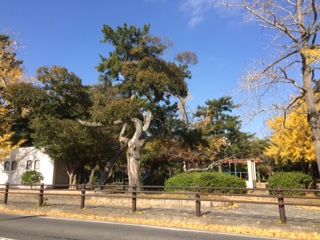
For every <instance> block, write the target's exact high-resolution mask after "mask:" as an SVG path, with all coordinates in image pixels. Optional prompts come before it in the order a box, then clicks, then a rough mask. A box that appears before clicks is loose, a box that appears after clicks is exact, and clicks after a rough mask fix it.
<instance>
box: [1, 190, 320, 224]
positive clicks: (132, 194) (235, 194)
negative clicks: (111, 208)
mask: <svg viewBox="0 0 320 240" xmlns="http://www.w3.org/2000/svg"><path fill="white" fill-rule="evenodd" d="M57 189H58V190H57ZM59 189H60V190H59ZM61 189H63V190H61ZM259 192H262V193H263V194H261V193H260V194H258V193H259ZM0 193H2V194H3V204H5V205H6V204H8V202H9V200H10V195H15V194H17V195H36V196H37V204H38V206H39V207H42V206H44V203H45V199H46V198H48V197H49V196H53V195H55V196H62V197H70V196H73V197H77V198H78V201H79V207H80V208H81V209H84V208H85V207H86V198H87V197H95V198H116V199H121V198H127V199H130V201H131V210H132V212H136V211H137V210H138V205H139V199H150V200H152V199H156V200H173V201H175V200H176V201H181V200H186V201H193V202H194V211H195V216H197V217H201V216H202V212H201V202H206V201H210V202H226V203H230V202H231V203H246V204H263V205H277V206H278V211H279V218H280V221H281V223H286V221H287V218H286V211H285V206H305V207H320V190H309V189H308V190H306V189H268V188H251V189H249V188H219V187H217V188H213V187H207V188H204V187H197V186H193V187H190V186H185V187H181V186H179V187H175V186H170V187H169V186H143V187H136V186H129V185H85V184H82V185H72V186H70V185H45V184H40V185H31V186H30V185H15V184H2V185H0Z"/></svg>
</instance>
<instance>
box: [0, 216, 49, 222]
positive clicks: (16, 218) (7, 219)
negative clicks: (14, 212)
mask: <svg viewBox="0 0 320 240" xmlns="http://www.w3.org/2000/svg"><path fill="white" fill-rule="evenodd" d="M44 216H45V215H33V216H14V217H9V218H5V219H0V222H5V221H15V220H20V219H26V218H37V217H44Z"/></svg>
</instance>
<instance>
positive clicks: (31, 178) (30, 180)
mask: <svg viewBox="0 0 320 240" xmlns="http://www.w3.org/2000/svg"><path fill="white" fill-rule="evenodd" d="M42 180H43V176H42V174H41V173H40V172H37V171H33V170H32V171H26V172H24V173H23V174H22V177H21V183H22V184H27V185H34V184H39V183H40V182H41V181H42Z"/></svg>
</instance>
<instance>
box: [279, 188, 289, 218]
mask: <svg viewBox="0 0 320 240" xmlns="http://www.w3.org/2000/svg"><path fill="white" fill-rule="evenodd" d="M278 205H279V215H280V221H281V223H286V222H287V218H286V211H285V208H284V205H285V204H284V197H283V191H282V190H279V191H278Z"/></svg>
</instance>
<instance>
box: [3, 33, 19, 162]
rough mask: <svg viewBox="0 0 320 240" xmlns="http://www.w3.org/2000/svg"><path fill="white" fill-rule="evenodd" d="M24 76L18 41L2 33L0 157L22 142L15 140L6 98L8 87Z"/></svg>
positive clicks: (6, 154) (5, 155)
mask: <svg viewBox="0 0 320 240" xmlns="http://www.w3.org/2000/svg"><path fill="white" fill-rule="evenodd" d="M22 76H23V71H22V61H21V60H19V59H18V58H17V56H16V43H15V42H14V41H13V40H11V39H10V38H9V36H7V35H3V34H0V159H3V158H5V157H7V156H8V155H9V153H10V152H11V151H12V150H13V149H14V148H15V147H18V146H19V145H20V144H21V143H22V142H21V141H20V142H15V141H14V135H15V133H14V131H13V129H12V124H11V122H10V120H9V119H10V117H9V116H10V113H11V112H10V111H9V109H10V104H9V102H8V101H6V99H5V98H4V94H5V92H6V90H7V88H8V87H9V86H10V85H12V84H14V83H16V82H17V81H19V80H21V79H22Z"/></svg>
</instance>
